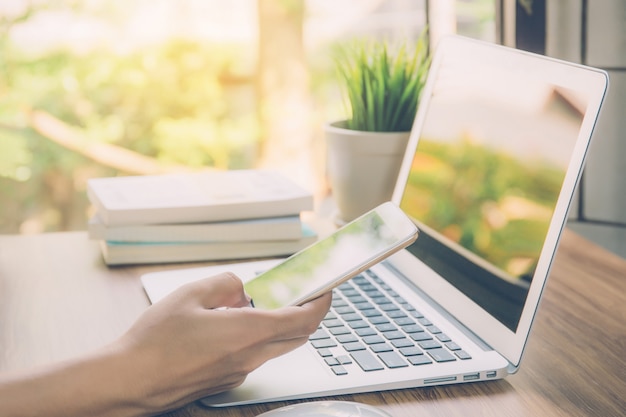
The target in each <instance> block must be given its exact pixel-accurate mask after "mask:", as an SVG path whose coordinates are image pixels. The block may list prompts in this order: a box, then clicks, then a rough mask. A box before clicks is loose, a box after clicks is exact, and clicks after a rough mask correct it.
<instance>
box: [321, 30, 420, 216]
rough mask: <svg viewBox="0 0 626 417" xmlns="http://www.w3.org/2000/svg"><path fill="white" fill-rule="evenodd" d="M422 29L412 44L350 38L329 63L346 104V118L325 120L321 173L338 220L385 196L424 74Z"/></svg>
mask: <svg viewBox="0 0 626 417" xmlns="http://www.w3.org/2000/svg"><path fill="white" fill-rule="evenodd" d="M426 39H427V38H426V34H425V33H423V34H422V35H421V36H420V38H419V39H418V41H417V42H415V44H414V45H409V44H408V43H406V42H405V43H403V44H401V45H398V46H397V47H395V48H393V47H392V46H391V45H390V43H388V42H387V41H383V40H380V41H376V40H356V41H352V42H349V43H347V44H344V45H342V46H341V47H339V48H338V49H337V54H336V56H335V64H336V67H337V71H338V75H339V79H340V81H341V83H342V84H343V92H344V95H345V99H346V102H347V105H348V106H349V111H348V113H349V117H348V118H347V119H346V120H340V121H337V122H333V123H329V124H327V125H326V126H325V135H326V147H327V174H328V180H329V183H330V187H331V190H332V194H333V197H334V200H335V203H336V204H337V208H338V213H337V215H336V216H335V220H336V222H337V223H344V222H347V221H350V220H352V219H354V218H355V217H358V216H359V215H360V214H362V213H364V212H366V211H368V210H369V209H371V208H373V207H375V206H377V205H378V204H380V203H382V202H384V201H388V200H390V199H391V194H392V192H393V187H394V184H395V181H396V177H397V176H398V171H399V169H400V163H401V161H402V158H403V156H404V151H405V149H406V145H407V141H408V138H409V134H410V130H411V126H412V125H413V120H414V119H415V113H416V111H417V106H418V103H419V96H420V93H421V91H422V87H423V86H424V82H425V80H426V76H427V72H428V68H429V64H430V55H429V53H428V46H427V41H426Z"/></svg>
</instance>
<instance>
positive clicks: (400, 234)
mask: <svg viewBox="0 0 626 417" xmlns="http://www.w3.org/2000/svg"><path fill="white" fill-rule="evenodd" d="M417 235H418V230H417V227H416V226H415V224H414V223H413V221H411V219H409V218H408V217H407V216H406V214H404V212H403V211H402V210H401V209H400V208H398V206H396V205H395V204H393V203H391V202H387V203H383V204H381V205H380V206H378V207H376V208H374V209H372V210H370V211H369V212H367V213H365V214H363V215H362V216H360V217H358V218H357V219H355V220H353V221H351V222H350V223H348V224H346V225H345V226H343V227H341V228H340V229H338V230H337V231H335V232H334V233H332V234H331V235H330V236H328V237H326V238H324V239H321V240H319V241H318V242H316V243H314V244H312V245H311V246H309V247H307V248H305V249H303V250H301V251H299V252H297V253H295V254H293V255H291V256H290V257H288V258H287V259H285V260H284V261H283V262H281V263H280V264H278V265H276V266H274V267H273V268H271V269H269V270H267V271H265V272H262V273H261V274H259V275H258V276H256V277H255V278H253V279H252V280H250V281H248V282H247V283H246V284H244V288H245V290H246V292H247V293H248V295H249V296H250V297H251V298H252V304H253V305H254V306H255V307H257V308H264V309H274V308H279V307H283V306H287V305H301V304H304V303H306V302H307V301H310V300H312V299H314V298H317V297H319V296H320V295H322V294H324V293H326V292H328V291H330V290H332V289H333V288H334V287H336V286H338V285H340V284H341V283H342V282H345V281H347V280H348V279H350V278H352V277H354V276H355V275H358V274H359V273H361V272H363V271H365V270H366V269H367V268H369V267H371V266H372V265H375V264H377V263H378V262H380V261H382V260H383V259H385V258H387V257H388V256H390V255H391V254H393V253H395V252H397V251H399V250H400V249H402V248H405V247H406V246H408V245H410V244H411V243H413V242H414V241H415V239H417Z"/></svg>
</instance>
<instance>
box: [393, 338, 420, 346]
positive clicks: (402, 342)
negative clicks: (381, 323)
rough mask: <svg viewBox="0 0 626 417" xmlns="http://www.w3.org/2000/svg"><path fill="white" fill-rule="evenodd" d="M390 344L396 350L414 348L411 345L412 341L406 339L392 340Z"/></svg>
mask: <svg viewBox="0 0 626 417" xmlns="http://www.w3.org/2000/svg"><path fill="white" fill-rule="evenodd" d="M391 344H392V345H393V346H394V347H396V348H405V347H409V346H415V343H413V341H411V340H409V339H407V338H406V337H405V338H402V339H395V340H392V341H391Z"/></svg>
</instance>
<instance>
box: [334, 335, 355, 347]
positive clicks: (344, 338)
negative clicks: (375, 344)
mask: <svg viewBox="0 0 626 417" xmlns="http://www.w3.org/2000/svg"><path fill="white" fill-rule="evenodd" d="M336 339H337V341H338V342H339V343H341V344H344V343H351V342H356V341H358V340H359V339H358V338H357V337H356V336H355V335H353V334H352V333H348V334H342V335H339V336H337V337H336Z"/></svg>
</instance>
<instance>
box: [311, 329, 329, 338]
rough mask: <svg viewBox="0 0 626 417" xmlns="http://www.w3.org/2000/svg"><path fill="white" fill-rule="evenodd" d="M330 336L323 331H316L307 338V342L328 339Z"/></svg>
mask: <svg viewBox="0 0 626 417" xmlns="http://www.w3.org/2000/svg"><path fill="white" fill-rule="evenodd" d="M329 338H330V334H328V332H327V331H326V330H324V329H317V330H316V331H315V333H313V334H312V335H311V336H309V340H319V339H329Z"/></svg>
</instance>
